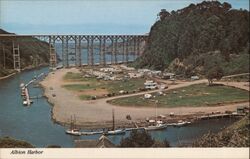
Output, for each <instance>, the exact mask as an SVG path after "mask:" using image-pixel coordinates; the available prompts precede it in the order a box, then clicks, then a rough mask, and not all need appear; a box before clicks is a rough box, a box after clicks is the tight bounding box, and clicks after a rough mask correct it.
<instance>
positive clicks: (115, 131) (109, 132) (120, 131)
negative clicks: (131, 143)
mask: <svg viewBox="0 0 250 159" xmlns="http://www.w3.org/2000/svg"><path fill="white" fill-rule="evenodd" d="M112 119H113V127H112V130H107V131H104V132H103V134H104V135H124V134H125V133H126V130H125V129H115V114H114V109H112Z"/></svg>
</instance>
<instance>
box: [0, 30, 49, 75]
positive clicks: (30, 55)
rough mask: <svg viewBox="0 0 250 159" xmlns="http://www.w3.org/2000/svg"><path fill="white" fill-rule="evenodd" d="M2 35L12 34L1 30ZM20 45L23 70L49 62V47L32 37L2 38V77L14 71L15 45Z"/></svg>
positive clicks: (0, 50)
mask: <svg viewBox="0 0 250 159" xmlns="http://www.w3.org/2000/svg"><path fill="white" fill-rule="evenodd" d="M0 34H10V33H8V32H6V31H4V30H2V29H0ZM13 40H14V42H15V43H16V44H17V43H18V44H19V48H20V58H21V68H22V69H23V68H26V67H35V66H39V65H41V64H48V62H49V51H48V50H49V45H48V43H46V42H42V41H39V40H38V39H35V38H31V37H22V38H18V39H11V38H9V39H6V38H1V37H0V77H1V76H5V75H8V74H10V73H12V72H14V70H13V52H12V51H13V48H12V46H13V43H12V41H13Z"/></svg>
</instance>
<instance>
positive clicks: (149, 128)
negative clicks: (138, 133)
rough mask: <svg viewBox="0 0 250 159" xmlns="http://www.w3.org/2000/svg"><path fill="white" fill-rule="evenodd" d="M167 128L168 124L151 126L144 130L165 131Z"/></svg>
mask: <svg viewBox="0 0 250 159" xmlns="http://www.w3.org/2000/svg"><path fill="white" fill-rule="evenodd" d="M166 128H167V124H156V125H150V126H148V127H145V128H144V129H145V130H147V131H150V130H163V129H166Z"/></svg>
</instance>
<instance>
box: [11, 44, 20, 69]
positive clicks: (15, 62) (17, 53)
mask: <svg viewBox="0 0 250 159" xmlns="http://www.w3.org/2000/svg"><path fill="white" fill-rule="evenodd" d="M12 45H13V65H14V70H16V71H18V72H20V71H21V61H20V50H19V44H16V43H15V42H14V40H13V41H12Z"/></svg>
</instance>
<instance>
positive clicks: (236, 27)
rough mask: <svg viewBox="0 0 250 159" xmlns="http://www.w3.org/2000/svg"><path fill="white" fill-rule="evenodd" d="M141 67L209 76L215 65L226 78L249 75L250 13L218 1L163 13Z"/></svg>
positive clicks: (153, 32) (150, 35) (149, 41)
mask: <svg viewBox="0 0 250 159" xmlns="http://www.w3.org/2000/svg"><path fill="white" fill-rule="evenodd" d="M159 15H160V20H158V21H157V22H156V23H155V24H154V25H153V26H152V28H151V31H150V33H149V39H148V43H147V44H148V45H147V46H146V49H145V52H144V55H143V56H142V57H141V58H139V59H138V60H137V61H136V63H135V65H136V66H137V67H148V68H152V69H160V70H165V69H167V70H168V71H174V72H176V73H177V74H183V75H185V76H191V75H194V74H201V75H202V74H205V72H207V71H208V70H209V69H211V68H210V67H209V66H211V65H217V66H219V67H221V68H222V69H223V71H224V74H225V75H227V74H234V73H242V72H249V44H248V42H249V37H248V35H249V11H247V10H236V9H232V8H231V5H230V4H229V3H226V2H225V3H223V4H221V3H220V2H218V1H210V2H206V1H204V2H202V3H199V4H196V5H195V4H190V5H189V6H188V7H186V8H183V9H181V10H177V11H172V12H171V13H169V12H167V11H166V10H164V9H163V10H162V11H161V12H160V14H159Z"/></svg>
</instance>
